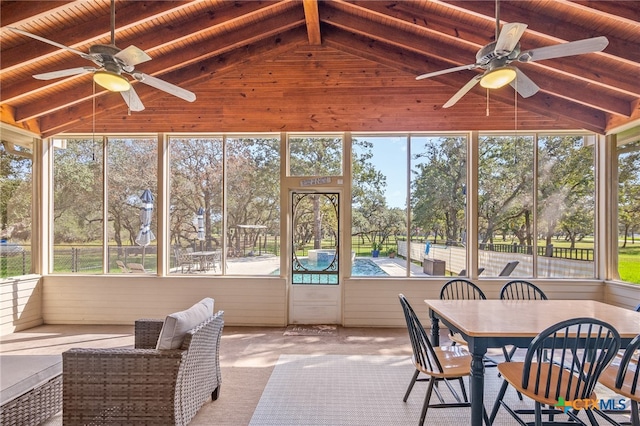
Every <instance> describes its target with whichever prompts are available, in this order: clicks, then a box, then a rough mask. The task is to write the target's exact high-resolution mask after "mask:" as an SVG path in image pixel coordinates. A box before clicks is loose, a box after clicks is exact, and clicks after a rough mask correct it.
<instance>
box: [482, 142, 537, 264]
mask: <svg viewBox="0 0 640 426" xmlns="http://www.w3.org/2000/svg"><path fill="white" fill-rule="evenodd" d="M534 146H535V145H534V138H533V137H532V136H527V135H522V136H481V137H480V140H479V156H478V268H483V272H482V274H481V276H482V277H496V276H499V275H502V276H519V277H531V276H533V269H532V268H533V256H532V252H533V250H534V248H535V239H536V236H535V232H534V210H533V206H534V204H533V180H534V179H533V165H534ZM514 268H515V269H514Z"/></svg>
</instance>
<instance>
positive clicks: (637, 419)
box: [631, 400, 640, 426]
mask: <svg viewBox="0 0 640 426" xmlns="http://www.w3.org/2000/svg"><path fill="white" fill-rule="evenodd" d="M631 424H632V425H634V426H636V425H640V413H639V412H638V401H634V400H631Z"/></svg>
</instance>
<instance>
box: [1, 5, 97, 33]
mask: <svg viewBox="0 0 640 426" xmlns="http://www.w3.org/2000/svg"><path fill="white" fill-rule="evenodd" d="M93 1H95V0H84V2H85V3H88V2H93ZM70 3H80V1H77V0H76V1H73V0H71V1H30V2H24V1H22V2H18V1H3V2H2V3H0V25H2V26H3V27H5V26H7V25H20V24H24V23H28V22H29V21H33V20H34V19H39V18H42V17H45V16H48V15H51V14H53V13H56V12H59V11H64V10H65V9H66V8H67V7H68V5H69V4H70Z"/></svg>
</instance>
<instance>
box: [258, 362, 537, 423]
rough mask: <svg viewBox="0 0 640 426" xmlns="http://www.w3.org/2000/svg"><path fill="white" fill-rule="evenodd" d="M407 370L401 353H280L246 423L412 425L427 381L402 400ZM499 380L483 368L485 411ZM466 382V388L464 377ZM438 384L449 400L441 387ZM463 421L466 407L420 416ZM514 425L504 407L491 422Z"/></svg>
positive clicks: (512, 398) (515, 404) (514, 401)
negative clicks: (313, 354) (312, 354)
mask: <svg viewBox="0 0 640 426" xmlns="http://www.w3.org/2000/svg"><path fill="white" fill-rule="evenodd" d="M413 372H414V368H413V365H412V364H411V361H410V359H409V358H408V357H406V356H378V355H319V356H310V355H281V356H280V358H279V359H278V362H277V364H276V366H275V368H274V370H273V373H272V374H271V377H270V378H269V381H268V383H267V386H266V387H265V389H264V392H263V393H262V397H261V398H260V401H259V402H258V406H257V407H256V410H255V411H254V413H253V417H252V418H251V422H250V425H252V426H262V425H279V426H285V425H296V426H303V425H304V426H313V425H363V426H364V425H413V424H416V423H418V420H419V417H420V410H421V409H422V403H423V400H424V396H425V393H426V386H427V384H426V383H424V382H418V383H416V385H415V387H414V389H413V391H412V393H411V395H410V396H409V398H408V400H407V402H406V403H405V402H403V401H402V398H403V396H404V393H405V391H406V388H407V385H408V384H409V381H410V379H411V376H412V374H413ZM501 383H502V381H501V379H499V378H498V375H497V371H496V369H495V368H489V369H487V372H486V376H485V405H486V407H487V410H489V411H490V410H491V408H492V406H493V402H494V401H495V398H496V395H497V393H498V390H499V387H500V384H501ZM466 385H467V390H468V389H469V388H468V382H466ZM440 389H441V393H442V394H443V397H444V398H445V400H446V401H447V402H451V401H452V396H451V394H449V393H448V391H447V390H446V388H445V387H444V386H441V387H440ZM433 399H434V401H435V400H436V397H435V395H434V396H433ZM505 400H506V401H508V404H509V405H510V406H511V407H512V408H516V409H518V408H532V406H533V405H532V403H531V401H530V400H527V399H526V398H525V401H524V402H520V401H519V400H518V397H517V395H516V393H515V392H514V391H513V389H509V390H508V391H507V394H506V397H505ZM527 420H528V418H527ZM469 423H470V409H469V408H466V407H465V408H432V409H429V411H428V412H427V418H426V421H425V424H427V425H463V424H469ZM514 424H516V422H515V421H514V419H513V418H512V417H510V416H509V414H508V413H506V412H505V410H504V409H501V410H500V411H499V412H498V417H497V418H496V421H495V422H494V425H498V426H512V425H514Z"/></svg>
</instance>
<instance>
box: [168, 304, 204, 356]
mask: <svg viewBox="0 0 640 426" xmlns="http://www.w3.org/2000/svg"><path fill="white" fill-rule="evenodd" d="M212 315H213V299H212V298H210V297H207V298H204V299H202V300H201V301H199V302H198V303H196V304H195V305H193V306H192V307H190V308H189V309H187V310H184V311H180V312H175V313H173V314H171V315H167V318H165V320H164V324H163V325H162V331H161V332H160V337H158V343H157V345H156V349H178V348H180V346H182V341H183V340H184V336H185V335H186V334H187V331H189V330H191V329H192V328H194V327H195V326H197V325H198V324H200V323H201V322H203V321H204V320H206V319H207V318H209V317H210V316H212Z"/></svg>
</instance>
